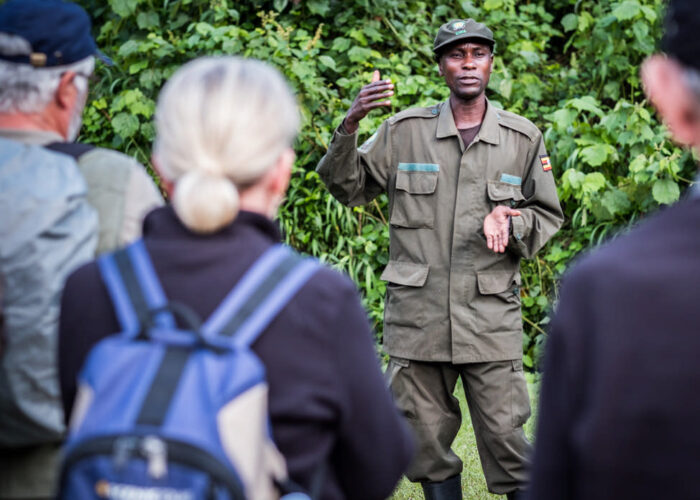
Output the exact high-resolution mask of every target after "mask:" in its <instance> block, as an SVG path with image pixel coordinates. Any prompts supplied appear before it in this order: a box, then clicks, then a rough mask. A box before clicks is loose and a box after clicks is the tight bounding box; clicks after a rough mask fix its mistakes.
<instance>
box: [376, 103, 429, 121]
mask: <svg viewBox="0 0 700 500" xmlns="http://www.w3.org/2000/svg"><path fill="white" fill-rule="evenodd" d="M439 115H440V104H434V105H432V106H425V107H418V108H410V109H406V110H404V111H401V112H399V113H396V114H395V115H394V116H392V117H391V118H389V119H388V120H387V122H388V123H389V125H396V124H397V123H400V122H404V121H407V120H426V119H428V120H429V119H431V118H437V117H438V116H439Z"/></svg>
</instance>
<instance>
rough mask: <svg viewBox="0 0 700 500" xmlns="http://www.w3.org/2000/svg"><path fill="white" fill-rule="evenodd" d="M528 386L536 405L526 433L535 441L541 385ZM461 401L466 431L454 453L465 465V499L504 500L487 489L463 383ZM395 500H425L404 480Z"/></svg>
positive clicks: (531, 382)
mask: <svg viewBox="0 0 700 500" xmlns="http://www.w3.org/2000/svg"><path fill="white" fill-rule="evenodd" d="M528 386H529V389H530V402H531V405H532V416H531V417H530V419H529V420H528V421H527V424H525V433H526V434H527V437H528V438H529V439H530V440H532V438H533V434H534V431H535V421H536V416H537V415H536V412H537V406H536V403H537V396H538V390H537V389H538V385H537V384H536V383H535V382H534V380H533V378H532V377H528ZM455 394H456V395H457V396H458V397H459V405H460V408H461V410H462V415H463V421H462V427H461V428H460V430H459V434H457V438H456V439H455V442H454V444H453V445H452V449H453V450H454V451H455V453H457V455H458V456H459V457H460V458H461V459H462V461H463V462H464V470H463V471H462V491H463V492H464V497H465V498H469V499H470V500H502V499H504V498H505V497H501V496H498V495H492V494H491V493H489V492H488V490H487V489H486V481H485V480H484V475H483V473H482V471H481V463H480V462H479V454H478V453H477V451H476V441H475V439H474V430H473V429H472V423H471V420H470V419H469V410H468V409H467V403H466V401H465V400H464V390H463V389H462V382H461V381H460V382H458V384H457V389H456V393H455ZM391 500H423V491H422V490H421V487H420V485H419V484H414V483H411V482H410V481H408V480H407V479H406V478H403V479H402V480H401V482H400V483H399V485H398V486H397V488H396V490H395V491H394V494H393V495H392V497H391Z"/></svg>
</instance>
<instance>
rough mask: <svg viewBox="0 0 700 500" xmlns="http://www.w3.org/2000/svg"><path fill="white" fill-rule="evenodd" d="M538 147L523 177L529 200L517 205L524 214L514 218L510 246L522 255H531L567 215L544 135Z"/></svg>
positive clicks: (545, 241)
mask: <svg viewBox="0 0 700 500" xmlns="http://www.w3.org/2000/svg"><path fill="white" fill-rule="evenodd" d="M538 143H539V144H538V147H537V148H533V149H532V150H531V151H532V152H531V156H532V157H531V158H529V159H528V163H529V168H528V171H527V174H526V176H525V179H524V180H523V188H522V192H523V196H524V197H525V200H523V201H522V202H520V203H519V204H518V205H517V206H516V207H515V208H516V209H517V210H520V212H521V215H520V216H517V217H513V218H512V219H511V236H510V241H509V242H508V249H509V250H510V251H511V252H515V253H516V254H518V255H519V256H520V257H524V258H531V257H532V256H534V255H535V253H537V251H538V250H539V249H540V248H542V247H543V246H544V245H545V243H547V241H548V240H549V238H551V237H552V236H553V235H554V234H555V233H556V232H557V231H558V230H559V228H560V227H561V225H562V223H563V222H564V214H563V212H562V210H561V206H560V205H559V198H558V197H557V187H556V185H555V183H554V175H553V174H552V170H551V166H550V165H549V156H548V155H547V150H546V149H545V146H544V141H543V140H542V136H541V135H540V137H539V141H538Z"/></svg>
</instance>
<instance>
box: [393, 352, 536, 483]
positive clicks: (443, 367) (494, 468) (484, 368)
mask: <svg viewBox="0 0 700 500" xmlns="http://www.w3.org/2000/svg"><path fill="white" fill-rule="evenodd" d="M387 377H388V379H389V384H390V387H391V391H392V393H393V395H394V399H395V401H396V404H397V406H398V407H399V409H400V410H401V411H402V412H403V414H404V415H405V416H406V418H407V420H408V423H409V424H410V425H411V427H412V428H413V431H414V433H415V437H416V440H417V442H418V453H417V455H416V458H415V459H414V461H413V463H412V464H411V466H410V467H409V470H408V471H407V473H406V477H408V479H409V480H411V481H417V482H418V481H419V482H424V481H443V480H445V479H447V478H449V477H452V476H454V475H456V474H459V473H460V472H461V471H462V460H460V458H459V457H458V456H457V455H456V454H455V453H454V451H452V448H451V446H452V442H453V441H454V439H455V437H456V436H457V432H458V431H459V427H460V425H461V423H462V414H461V412H460V409H459V402H458V400H457V398H456V397H455V396H454V390H455V385H456V383H457V378H458V377H461V378H462V384H463V386H464V391H465V393H466V400H467V404H468V406H469V413H470V415H471V420H472V425H473V427H474V432H475V434H476V445H477V448H478V452H479V458H480V460H481V467H482V469H483V471H484V476H485V477H486V484H487V486H488V489H489V491H490V492H492V493H496V494H500V495H503V494H506V493H509V492H511V491H514V490H516V489H525V486H526V483H527V479H528V465H529V458H530V454H531V448H532V446H531V444H530V442H529V441H528V440H527V438H526V437H525V433H524V431H523V425H524V424H525V422H526V421H527V419H528V418H529V416H530V399H529V397H528V393H527V383H526V381H525V377H524V374H523V365H522V360H512V361H494V362H487V363H468V364H463V365H453V364H451V363H440V362H424V361H413V360H407V359H402V358H391V360H390V361H389V366H388V367H387Z"/></svg>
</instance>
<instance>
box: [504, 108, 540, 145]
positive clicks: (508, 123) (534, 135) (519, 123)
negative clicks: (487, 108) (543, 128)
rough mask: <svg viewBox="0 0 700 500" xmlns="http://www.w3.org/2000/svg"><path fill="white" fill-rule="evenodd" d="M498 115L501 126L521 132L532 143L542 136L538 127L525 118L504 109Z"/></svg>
mask: <svg viewBox="0 0 700 500" xmlns="http://www.w3.org/2000/svg"><path fill="white" fill-rule="evenodd" d="M496 113H497V114H498V124H499V125H501V126H502V127H506V128H509V129H511V130H515V131H516V132H520V133H521V134H523V135H524V136H526V137H527V138H528V139H530V142H535V140H537V139H538V138H539V137H540V135H542V134H541V133H540V130H539V129H538V128H537V126H536V125H535V124H534V123H532V122H531V121H530V120H528V119H527V118H525V117H523V116H520V115H516V114H515V113H511V112H510V111H505V110H502V109H499V110H498V111H497V112H496Z"/></svg>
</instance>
